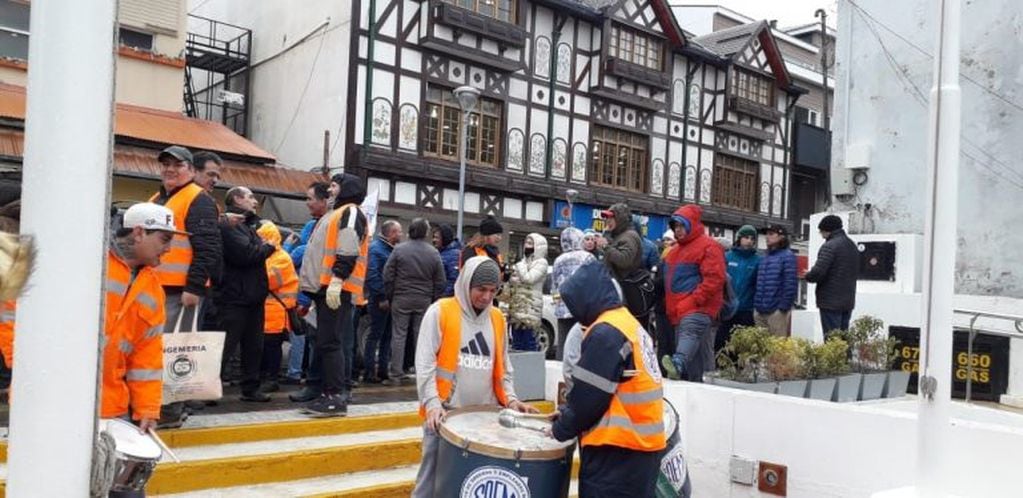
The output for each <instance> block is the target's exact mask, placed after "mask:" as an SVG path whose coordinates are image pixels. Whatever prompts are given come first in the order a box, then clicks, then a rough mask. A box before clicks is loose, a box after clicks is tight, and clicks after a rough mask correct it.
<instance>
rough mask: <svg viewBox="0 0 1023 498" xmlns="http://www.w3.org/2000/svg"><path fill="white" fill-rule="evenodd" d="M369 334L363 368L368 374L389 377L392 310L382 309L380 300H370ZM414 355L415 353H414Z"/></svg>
mask: <svg viewBox="0 0 1023 498" xmlns="http://www.w3.org/2000/svg"><path fill="white" fill-rule="evenodd" d="M368 311H369V335H367V336H366V350H365V351H364V352H363V353H364V354H363V360H362V362H363V363H362V364H363V368H365V372H366V376H367V377H369V376H376V377H377V378H381V379H383V378H386V377H387V367H388V365H390V362H391V312H390V311H385V310H382V309H380V301H379V300H376V299H371V300H370V301H369V309H368ZM413 356H414V355H413Z"/></svg>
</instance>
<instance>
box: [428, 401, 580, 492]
mask: <svg viewBox="0 0 1023 498" xmlns="http://www.w3.org/2000/svg"><path fill="white" fill-rule="evenodd" d="M498 411H499V409H498V408H496V407H469V408H462V409H457V410H452V411H451V412H450V413H448V416H447V417H446V418H445V419H444V422H443V423H442V424H441V426H440V429H439V431H438V433H439V434H440V436H441V440H440V445H439V448H438V450H437V472H436V478H435V480H434V493H433V494H434V496H438V497H440V496H443V497H444V498H470V497H471V498H475V497H481V496H482V497H499V496H515V497H517V498H564V497H566V496H568V486H569V483H570V482H571V479H572V475H571V474H572V472H571V471H572V454H573V452H574V451H575V444H574V443H573V442H571V441H569V442H564V443H562V442H559V441H556V440H554V439H552V438H550V437H547V436H545V435H544V434H542V433H541V432H539V431H535V430H532V429H527V428H521V427H520V428H515V429H510V428H507V427H503V426H501V424H499V423H498V421H497V414H498ZM520 423H521V424H522V425H530V426H533V427H537V428H542V427H544V426H549V425H550V423H549V422H545V421H543V420H530V419H523V420H521V421H520Z"/></svg>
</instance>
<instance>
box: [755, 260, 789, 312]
mask: <svg viewBox="0 0 1023 498" xmlns="http://www.w3.org/2000/svg"><path fill="white" fill-rule="evenodd" d="M797 286H798V283H797V281H796V255H795V253H793V252H792V250H791V249H789V248H788V247H782V248H778V249H774V250H769V251H768V252H767V255H766V256H764V258H763V259H762V260H760V270H759V271H758V272H757V293H756V296H755V297H754V298H753V305H754V307H755V308H756V310H757V312H758V313H761V314H768V313H774V312H775V311H788V310H790V309H792V306H793V304H794V303H795V302H796V290H797Z"/></svg>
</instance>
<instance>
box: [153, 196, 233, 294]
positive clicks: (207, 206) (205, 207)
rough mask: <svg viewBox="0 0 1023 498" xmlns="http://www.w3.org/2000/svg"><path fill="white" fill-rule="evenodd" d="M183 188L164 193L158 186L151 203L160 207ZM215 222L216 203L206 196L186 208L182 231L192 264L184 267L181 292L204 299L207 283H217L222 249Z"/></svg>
mask: <svg viewBox="0 0 1023 498" xmlns="http://www.w3.org/2000/svg"><path fill="white" fill-rule="evenodd" d="M186 185H187V184H186ZM184 187H185V185H182V186H181V187H178V188H176V189H174V190H172V191H170V192H167V191H166V190H164V188H163V187H162V186H161V187H160V191H159V192H158V193H157V195H156V199H155V200H154V202H155V203H157V204H160V205H164V204H166V203H167V201H168V200H169V199H170V198H171V197H172V196H173V195H174V194H176V193H177V192H178V191H179V190H181V189H182V188H184ZM219 218H220V211H219V210H218V209H217V201H215V200H213V198H212V197H210V196H209V194H207V193H206V192H203V193H201V194H199V195H198V196H196V198H195V200H193V201H192V205H191V206H189V208H188V216H187V217H185V231H186V232H188V233H189V237H188V241H189V242H190V243H191V244H192V264H191V265H189V267H188V277H187V280H186V282H185V287H184V288H183V290H185V291H188V292H191V293H192V294H197V295H200V296H204V295H206V282H207V280H208V281H211V282H213V283H214V284H216V283H218V282H219V281H220V277H221V271H222V267H221V260H222V252H223V247H222V245H221V241H220V230H219V229H218V228H217V223H218V221H217V220H218V219H219Z"/></svg>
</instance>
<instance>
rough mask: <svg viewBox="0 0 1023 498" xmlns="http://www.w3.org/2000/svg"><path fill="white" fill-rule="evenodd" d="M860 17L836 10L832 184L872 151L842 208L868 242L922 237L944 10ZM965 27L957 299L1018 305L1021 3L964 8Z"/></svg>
mask: <svg viewBox="0 0 1023 498" xmlns="http://www.w3.org/2000/svg"><path fill="white" fill-rule="evenodd" d="M856 5H857V6H858V7H856V6H854V5H852V4H851V3H850V2H849V1H848V0H842V1H840V2H839V12H838V17H839V31H840V32H842V33H843V36H841V37H840V38H839V40H838V46H837V55H836V60H837V62H836V66H837V78H838V83H837V87H836V95H837V98H836V102H835V104H836V106H835V116H834V118H833V120H832V124H833V129H834V143H833V151H834V155H833V158H834V160H833V173H834V175H835V176H836V177H840V176H842V175H847V174H848V170H846V169H845V166H846V160H847V159H848V158H847V156H846V150H847V148H848V146H849V145H851V144H857V145H866V146H868V147H869V149H870V169H869V171H868V175H869V180H868V181H867V183H866V184H864V185H863V186H862V187H859V188H858V189H856V191H855V192H854V195H851V196H849V197H847V198H845V199H843V200H842V201H843V202H840V203H837V204H836V208H837V209H839V210H843V209H857V210H859V211H860V212H861V213H864V217H865V219H866V221H865V222H864V223H863V226H864V231H866V232H869V233H922V231H923V224H924V216H925V191H926V185H927V181H926V170H927V164H926V162H927V150H926V140H927V118H928V108H927V98H928V95H929V91H930V86H931V81H932V78H931V73H932V71H933V69H932V58H931V56H930V54H933V53H935V50H934V45H935V42H936V38H935V35H934V33H933V30H934V26H935V23H934V18H935V14H934V11H935V8H934V5H935V3H934V2H932V1H929V0H906V1H900V2H891V1H888V0H858V1H857V2H856ZM860 8H862V9H863V11H865V12H866V13H864V12H862V11H860V10H859V9H860ZM962 19H963V24H962V50H961V52H962V58H961V60H962V64H961V67H960V72H961V75H962V79H961V87H962V109H963V114H962V136H963V142H962V147H961V148H962V152H963V153H962V155H961V156H960V157H961V163H960V173H959V179H960V188H959V223H958V231H959V233H958V239H959V242H958V246H959V247H958V256H957V260H956V267H957V271H956V292H957V293H959V294H973V295H986V296H1009V297H1016V298H1019V297H1023V251H1016V250H1012V248H1015V247H1019V246H1020V244H1021V243H1023V230H1018V229H1016V227H1020V226H1023V209H1020V208H1019V206H1018V199H1019V198H1020V195H1021V194H1023V167H1021V166H1020V165H1019V161H1018V160H1019V158H1020V157H1023V140H1020V139H1019V137H1021V136H1023V90H1021V88H1023V86H1021V83H1023V50H1021V49H1020V45H1019V43H1018V40H1019V33H1020V30H1021V26H1023V25H1021V21H1020V19H1023V3H1020V2H963V4H962ZM879 39H880V41H879ZM882 42H883V45H882ZM868 204H869V205H871V207H872V209H871V210H869V211H866V210H865V207H866V205H868Z"/></svg>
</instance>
